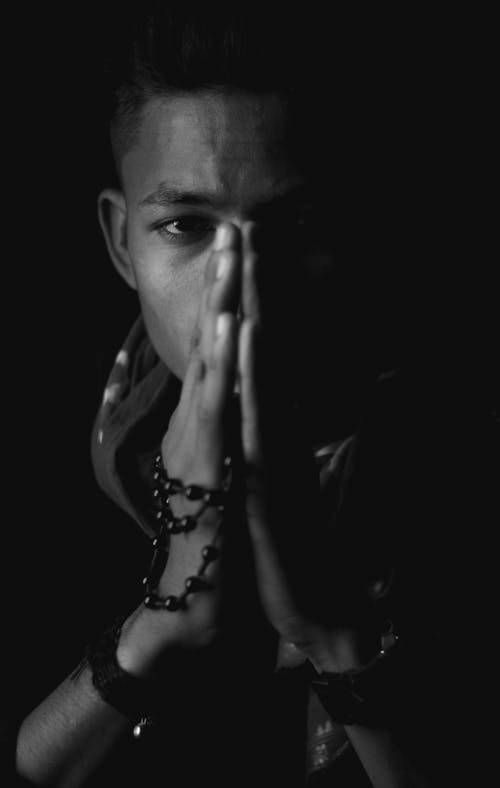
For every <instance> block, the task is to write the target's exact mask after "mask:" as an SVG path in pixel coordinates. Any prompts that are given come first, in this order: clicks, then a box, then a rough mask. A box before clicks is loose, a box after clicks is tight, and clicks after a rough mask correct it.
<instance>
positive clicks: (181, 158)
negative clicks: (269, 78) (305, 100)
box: [122, 91, 300, 208]
mask: <svg viewBox="0 0 500 788" xmlns="http://www.w3.org/2000/svg"><path fill="white" fill-rule="evenodd" d="M122 167H123V183H124V189H125V193H126V195H127V199H131V200H134V201H137V202H141V201H142V200H144V199H145V198H146V197H147V196H148V195H149V194H150V193H151V192H153V191H154V190H155V189H157V188H158V184H159V183H164V184H166V185H167V186H168V187H170V188H172V189H176V190H177V191H183V190H185V191H201V192H204V193H205V192H206V193H209V194H213V195H214V197H215V198H216V199H218V200H219V201H220V202H221V204H222V203H224V202H227V203H228V205H231V206H232V207H236V206H238V207H242V208H244V207H246V205H247V204H248V206H250V205H251V204H252V203H255V202H259V201H260V200H261V199H269V198H270V197H273V196H275V195H276V194H279V193H281V192H286V191H287V190H288V189H289V188H292V187H293V186H295V185H297V181H299V180H300V178H299V174H298V171H297V170H296V169H295V168H294V166H293V164H292V162H291V160H290V156H289V153H288V145H287V117H286V111H285V109H284V106H283V102H282V101H281V100H280V98H279V97H278V96H275V95H271V94H269V95H265V96H255V95H252V94H246V93H219V92H215V91H206V92H202V93H196V94H181V95H175V96H169V97H162V98H154V99H151V100H150V101H149V102H148V103H147V105H146V106H145V108H144V110H143V113H142V121H141V125H140V130H139V135H138V142H137V144H136V145H135V146H134V147H133V148H132V149H131V150H130V151H128V152H127V154H126V155H125V156H124V158H123V163H122ZM222 207H224V206H222Z"/></svg>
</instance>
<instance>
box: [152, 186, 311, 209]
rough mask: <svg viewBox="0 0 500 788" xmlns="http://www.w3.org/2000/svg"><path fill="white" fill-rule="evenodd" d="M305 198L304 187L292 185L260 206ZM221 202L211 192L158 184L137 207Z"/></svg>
mask: <svg viewBox="0 0 500 788" xmlns="http://www.w3.org/2000/svg"><path fill="white" fill-rule="evenodd" d="M304 196H305V185H304V184H299V185H294V186H292V188H290V189H286V190H284V191H282V192H277V193H276V194H273V195H272V196H270V197H269V198H268V199H264V200H262V203H261V205H263V206H269V207H270V206H272V205H274V204H276V203H287V202H292V201H295V200H296V199H300V198H303V197H304ZM222 202H223V200H221V199H218V198H217V195H214V194H213V193H212V192H208V191H200V190H198V189H192V190H191V189H182V190H181V189H176V188H172V187H171V186H168V185H167V184H166V183H160V184H159V185H158V187H157V188H156V189H155V190H154V191H153V192H151V194H148V196H147V197H144V199H143V200H141V201H140V202H139V203H138V206H139V207H143V206H148V205H153V206H157V207H160V208H165V207H169V206H171V205H199V206H205V207H211V208H215V207H216V206H217V204H221V203H222Z"/></svg>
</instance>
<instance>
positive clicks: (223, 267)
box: [215, 254, 229, 279]
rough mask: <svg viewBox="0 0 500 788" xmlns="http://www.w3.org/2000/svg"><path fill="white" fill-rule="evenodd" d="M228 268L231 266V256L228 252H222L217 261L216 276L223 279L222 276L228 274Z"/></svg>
mask: <svg viewBox="0 0 500 788" xmlns="http://www.w3.org/2000/svg"><path fill="white" fill-rule="evenodd" d="M228 268H229V257H228V256H227V254H221V256H220V258H219V262H218V263H217V273H216V275H215V278H216V279H222V277H223V276H225V275H226V272H227V269H228Z"/></svg>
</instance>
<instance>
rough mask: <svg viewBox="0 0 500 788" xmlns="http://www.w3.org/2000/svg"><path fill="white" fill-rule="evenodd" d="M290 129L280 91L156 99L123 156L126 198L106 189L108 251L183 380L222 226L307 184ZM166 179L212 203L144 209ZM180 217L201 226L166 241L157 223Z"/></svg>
mask: <svg viewBox="0 0 500 788" xmlns="http://www.w3.org/2000/svg"><path fill="white" fill-rule="evenodd" d="M285 131H286V129H285V117H284V114H283V108H282V106H281V103H280V101H279V99H278V98H277V97H274V96H270V97H269V98H258V97H253V96H250V95H246V94H241V95H239V94H231V96H230V97H228V96H227V95H225V94H216V93H201V94H195V95H193V96H179V97H177V98H165V99H155V100H152V101H150V102H149V103H148V105H147V108H146V109H145V111H144V113H143V122H142V127H141V132H140V135H139V143H138V145H136V146H134V148H133V149H132V150H130V151H129V152H128V153H127V154H126V155H125V157H124V159H123V162H122V178H123V195H121V194H120V193H118V192H112V191H107V192H105V193H104V194H103V195H102V197H101V215H102V217H103V218H102V223H103V226H104V228H105V233H106V235H107V237H108V239H109V241H108V247H109V250H110V253H111V256H112V258H113V260H114V262H115V265H116V266H117V268H118V270H119V272H120V273H121V275H122V276H124V277H125V279H126V281H127V282H128V283H129V284H130V285H131V286H133V287H135V288H136V289H137V291H138V294H139V298H140V301H141V307H142V312H143V315H144V319H145V322H146V326H147V329H148V332H149V335H150V338H151V340H152V342H153V344H154V346H155V348H156V350H157V352H158V353H159V355H160V357H161V358H162V359H163V360H164V361H165V363H166V364H167V365H168V366H169V368H170V369H172V371H173V372H174V373H175V374H176V375H178V376H179V377H180V378H183V377H184V374H185V371H186V368H187V364H188V359H189V353H190V348H191V342H192V339H193V333H194V328H195V323H196V318H197V314H198V308H199V303H200V299H201V291H202V286H203V280H204V272H205V270H206V267H207V264H208V259H209V255H210V250H211V244H212V242H213V239H214V231H215V229H216V227H217V226H218V225H220V224H221V223H222V222H231V223H233V224H234V225H235V226H237V227H242V225H243V224H244V222H245V221H248V220H250V219H252V218H254V217H255V216H256V215H257V214H258V212H259V210H261V209H262V208H263V206H264V205H266V204H267V203H269V201H271V200H273V199H276V198H278V197H284V196H285V195H287V193H289V192H290V191H291V190H293V189H294V188H295V187H297V186H299V185H300V184H303V183H304V178H303V176H301V174H300V173H299V172H298V171H297V170H296V169H295V168H294V166H293V164H292V162H291V161H290V160H289V157H288V154H287V150H286V144H285ZM162 183H165V185H166V186H167V187H168V188H169V189H175V190H176V191H178V192H181V193H186V192H189V191H193V190H194V191H196V192H197V193H202V194H206V195H207V196H208V197H210V199H211V201H212V204H210V205H209V204H206V205H197V204H195V203H194V202H191V203H188V202H186V204H180V205H179V204H170V205H166V206H165V207H162V206H158V205H148V204H146V205H141V202H143V201H144V200H145V199H146V198H147V197H148V196H149V195H150V194H153V193H154V192H155V191H156V190H157V189H158V188H159V186H160V184H162ZM108 212H109V214H110V215H108V216H106V214H108ZM183 217H194V218H196V219H197V221H198V223H199V231H197V232H187V231H184V232H183V231H182V227H181V226H180V225H178V227H179V228H180V229H178V230H177V233H178V234H177V235H176V236H175V237H169V236H168V235H166V234H165V233H164V234H163V236H162V235H161V234H160V232H159V231H158V230H156V229H152V226H154V225H155V224H158V223H161V222H166V221H167V220H175V219H181V218H183ZM184 226H185V227H186V228H187V226H188V225H184ZM192 226H193V227H195V225H194V224H193V225H192ZM165 228H166V229H167V230H168V229H171V230H173V231H174V232H175V231H176V230H175V227H174V226H172V225H169V224H167V225H165Z"/></svg>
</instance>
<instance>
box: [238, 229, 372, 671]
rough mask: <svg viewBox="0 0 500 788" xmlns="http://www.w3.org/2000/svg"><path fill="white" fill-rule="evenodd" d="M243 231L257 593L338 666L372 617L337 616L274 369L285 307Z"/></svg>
mask: <svg viewBox="0 0 500 788" xmlns="http://www.w3.org/2000/svg"><path fill="white" fill-rule="evenodd" d="M243 240H244V245H243V256H244V259H243V272H242V317H243V321H242V325H241V330H240V337H239V354H238V365H239V375H240V385H241V414H242V451H243V465H244V472H245V485H246V513H247V520H248V527H249V531H250V535H251V540H252V544H253V548H254V556H255V567H256V575H257V582H258V586H259V593H260V597H261V600H262V604H263V606H264V610H265V612H266V615H267V617H268V619H269V621H270V623H271V624H272V625H273V627H274V628H275V630H276V631H277V632H278V633H279V634H280V635H281V636H282V637H283V638H284V639H285V640H287V641H290V642H292V643H294V644H295V645H297V646H299V647H300V648H302V649H303V650H304V652H305V653H306V654H307V655H308V656H310V657H311V658H312V659H313V661H314V662H315V664H316V666H317V667H323V668H324V669H328V670H335V669H339V670H340V669H342V670H343V669H346V668H348V667H355V666H358V665H359V664H360V663H362V662H363V661H365V659H366V657H368V658H370V657H371V656H372V654H373V653H374V652H375V651H376V648H377V645H378V644H377V641H376V639H374V636H373V631H372V630H371V628H370V627H368V628H367V629H366V630H365V631H358V629H357V627H356V625H355V624H353V623H351V622H350V621H348V620H346V619H345V617H344V613H345V610H342V605H343V603H344V602H345V601H346V600H345V599H344V600H343V599H342V594H341V593H340V594H339V593H337V592H338V591H339V589H338V588H335V584H334V581H335V578H332V567H333V565H334V558H335V557H334V556H332V555H331V547H332V545H331V540H330V538H329V536H330V535H329V533H328V531H327V522H326V518H325V517H323V516H322V514H321V501H320V494H319V482H318V474H317V470H316V467H315V462H314V457H313V452H312V448H311V446H310V444H309V445H308V440H307V434H306V430H305V428H304V425H303V423H302V422H301V419H300V414H299V411H298V409H297V408H296V407H293V406H292V405H290V404H289V403H290V399H291V398H290V397H289V395H288V392H287V389H286V381H285V378H284V376H283V374H282V371H281V370H278V372H276V370H277V367H278V362H279V359H280V357H281V355H282V354H281V353H280V348H279V347H276V346H273V339H272V336H273V334H278V335H280V336H281V338H283V335H284V333H283V332H282V331H280V332H275V331H274V326H273V324H272V321H277V320H280V318H281V316H282V313H283V309H282V308H278V305H276V312H275V313H271V312H270V309H269V305H266V306H263V300H262V298H261V297H260V290H259V280H260V277H261V275H262V271H261V268H260V266H261V265H262V261H261V260H260V259H259V255H258V253H257V251H256V246H255V228H254V227H253V226H252V225H248V226H246V227H245V228H244V239H243ZM265 264H268V265H269V264H272V261H269V260H266V261H265ZM285 297H286V296H285ZM297 366H298V365H297ZM333 572H334V570H333ZM367 604H369V600H368V598H367ZM341 622H342V623H341Z"/></svg>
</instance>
